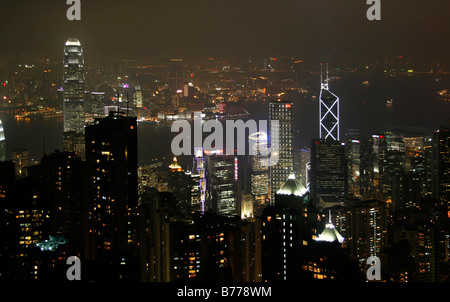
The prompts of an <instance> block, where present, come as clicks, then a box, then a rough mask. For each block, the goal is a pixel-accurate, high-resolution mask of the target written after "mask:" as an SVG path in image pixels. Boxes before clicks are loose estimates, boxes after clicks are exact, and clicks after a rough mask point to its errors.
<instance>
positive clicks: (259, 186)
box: [249, 132, 269, 213]
mask: <svg viewBox="0 0 450 302" xmlns="http://www.w3.org/2000/svg"><path fill="white" fill-rule="evenodd" d="M250 141H253V143H254V144H253V150H254V154H255V155H251V156H250V170H251V175H250V181H251V193H252V195H253V197H254V198H255V205H256V207H255V209H256V212H257V213H259V211H260V210H262V208H263V207H264V206H265V203H266V200H267V198H268V193H269V167H268V166H267V165H264V164H263V161H264V159H265V156H264V155H263V152H265V151H264V150H267V147H268V146H267V134H266V133H264V132H256V133H253V134H251V135H249V142H250Z"/></svg>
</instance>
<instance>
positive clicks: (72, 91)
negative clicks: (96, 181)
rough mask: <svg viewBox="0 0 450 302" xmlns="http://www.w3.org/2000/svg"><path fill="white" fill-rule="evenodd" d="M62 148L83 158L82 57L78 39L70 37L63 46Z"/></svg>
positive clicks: (83, 104) (83, 106) (83, 105)
mask: <svg viewBox="0 0 450 302" xmlns="http://www.w3.org/2000/svg"><path fill="white" fill-rule="evenodd" d="M63 91H64V101H63V113H64V137H63V141H64V149H65V150H66V151H69V152H77V153H78V154H79V155H80V157H82V158H84V149H85V148H84V127H85V101H84V59H83V49H82V47H81V43H80V41H78V39H75V38H70V39H68V40H67V41H66V44H65V46H64V84H63Z"/></svg>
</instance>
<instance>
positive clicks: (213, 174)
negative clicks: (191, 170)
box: [206, 152, 241, 216]
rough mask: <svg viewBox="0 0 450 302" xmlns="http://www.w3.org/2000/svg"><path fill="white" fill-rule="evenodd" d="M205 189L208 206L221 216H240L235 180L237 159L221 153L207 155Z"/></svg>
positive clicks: (236, 182) (238, 183) (237, 184)
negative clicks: (206, 189)
mask: <svg viewBox="0 0 450 302" xmlns="http://www.w3.org/2000/svg"><path fill="white" fill-rule="evenodd" d="M206 167H207V170H206V171H207V178H206V179H207V184H208V186H207V188H208V191H209V200H208V201H209V204H208V207H209V208H211V209H212V210H213V211H214V212H215V213H217V214H218V215H221V216H236V215H240V197H241V192H240V182H239V181H238V179H237V157H235V156H233V155H224V154H223V153H222V152H217V153H215V154H211V155H208V157H207V159H206Z"/></svg>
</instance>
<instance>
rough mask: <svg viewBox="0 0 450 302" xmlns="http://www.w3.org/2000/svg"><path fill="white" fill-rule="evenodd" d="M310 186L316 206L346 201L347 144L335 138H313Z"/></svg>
mask: <svg viewBox="0 0 450 302" xmlns="http://www.w3.org/2000/svg"><path fill="white" fill-rule="evenodd" d="M310 188H311V197H312V199H313V203H314V205H315V206H316V207H326V206H330V205H333V204H339V203H342V202H344V199H345V198H346V196H347V165H346V157H345V144H343V143H341V142H338V141H334V140H325V139H313V140H312V143H311V182H310Z"/></svg>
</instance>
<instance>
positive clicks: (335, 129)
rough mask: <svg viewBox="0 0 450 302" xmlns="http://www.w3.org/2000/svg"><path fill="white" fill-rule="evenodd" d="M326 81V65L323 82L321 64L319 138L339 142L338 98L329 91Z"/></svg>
mask: <svg viewBox="0 0 450 302" xmlns="http://www.w3.org/2000/svg"><path fill="white" fill-rule="evenodd" d="M328 81H329V79H328V63H327V65H326V79H325V81H324V80H323V74H322V64H320V96H319V117H320V127H319V128H320V130H319V132H320V138H321V139H332V140H335V141H339V97H338V96H337V95H335V94H334V93H333V92H331V91H330V89H329V85H328Z"/></svg>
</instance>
